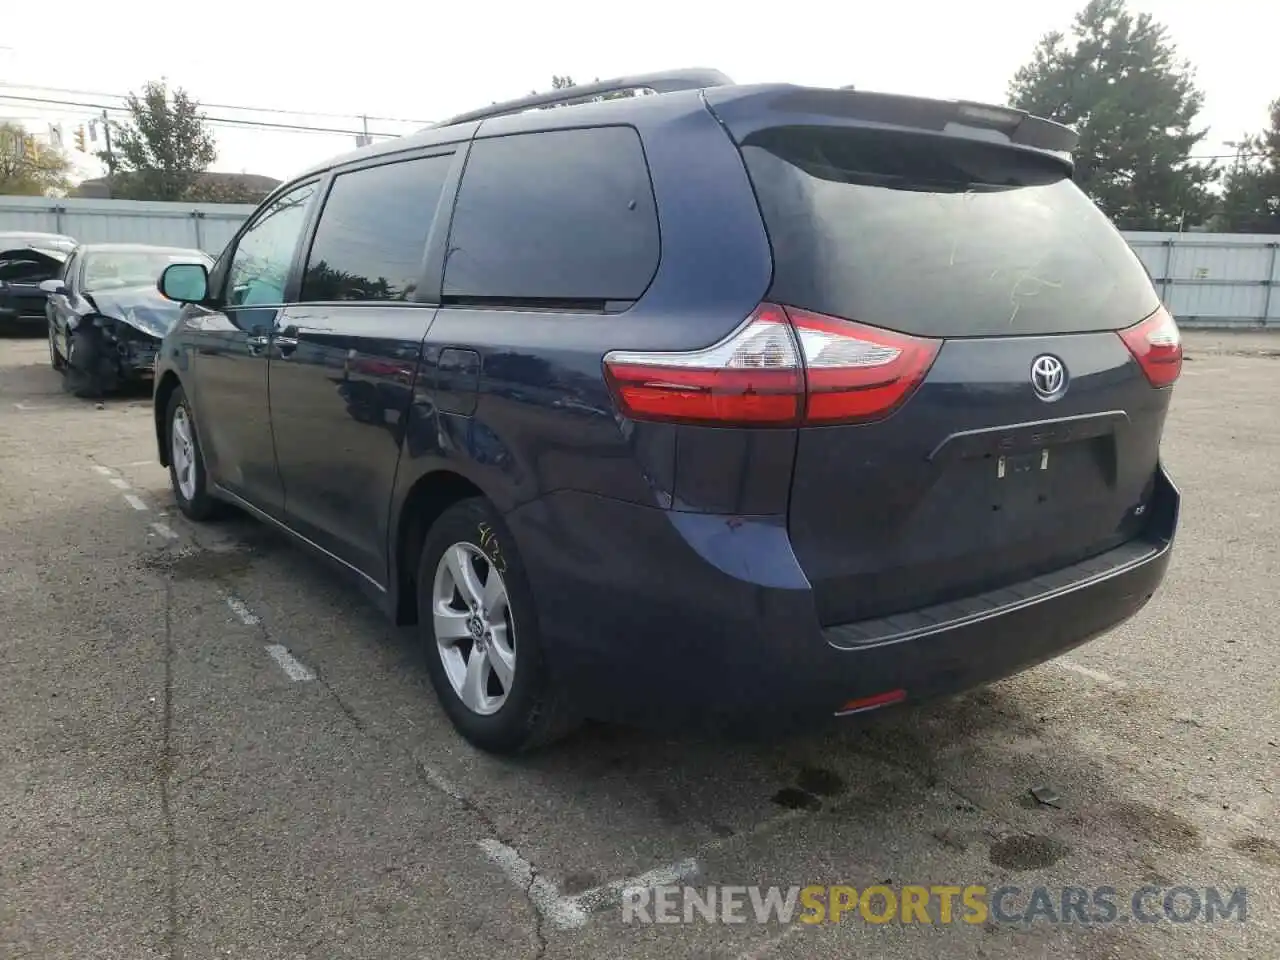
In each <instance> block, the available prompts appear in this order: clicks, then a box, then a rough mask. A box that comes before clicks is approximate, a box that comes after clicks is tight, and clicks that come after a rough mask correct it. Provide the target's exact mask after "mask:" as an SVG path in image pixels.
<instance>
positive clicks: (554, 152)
mask: <svg viewBox="0 0 1280 960" xmlns="http://www.w3.org/2000/svg"><path fill="white" fill-rule="evenodd" d="M657 268H658V214H657V205H656V202H655V201H654V197H653V187H652V186H651V184H650V181H649V168H648V165H647V164H646V162H645V158H644V150H643V148H642V147H641V145H640V135H639V134H638V133H636V131H635V130H634V129H632V128H631V127H597V128H592V129H584V130H554V131H546V132H542V133H524V134H515V135H511V136H505V137H494V138H492V139H489V140H477V141H476V142H475V143H473V144H472V146H471V154H470V156H468V158H467V169H466V172H465V173H464V174H463V177H462V185H461V187H460V188H459V191H458V200H457V203H456V204H455V206H454V214H453V226H452V229H451V231H450V235H449V259H448V262H447V266H446V268H445V275H444V294H445V296H446V297H452V298H456V299H458V300H468V299H506V300H516V301H579V302H581V301H592V302H595V301H603V300H634V299H637V298H639V297H640V295H641V294H643V293H644V291H645V289H646V288H647V287H648V286H649V281H650V280H652V279H653V274H654V272H655V271H656V270H657Z"/></svg>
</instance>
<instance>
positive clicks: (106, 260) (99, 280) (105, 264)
mask: <svg viewBox="0 0 1280 960" xmlns="http://www.w3.org/2000/svg"><path fill="white" fill-rule="evenodd" d="M210 262H211V261H210V260H209V258H208V257H207V256H205V255H204V254H202V253H198V252H196V251H192V252H191V253H189V254H183V253H177V252H173V251H155V250H120V251H116V250H113V251H110V252H101V253H90V254H89V255H88V256H87V257H85V262H84V289H85V292H86V293H93V292H94V291H97V290H114V289H117V288H119V287H149V286H152V285H154V284H155V282H156V281H157V280H159V279H160V274H161V273H163V272H164V268H165V267H167V266H168V265H169V264H171V263H203V264H204V265H205V266H206V267H208V266H209V265H210Z"/></svg>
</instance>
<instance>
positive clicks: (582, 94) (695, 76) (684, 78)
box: [432, 67, 733, 129]
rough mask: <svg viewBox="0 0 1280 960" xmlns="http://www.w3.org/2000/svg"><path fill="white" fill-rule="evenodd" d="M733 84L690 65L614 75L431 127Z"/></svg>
mask: <svg viewBox="0 0 1280 960" xmlns="http://www.w3.org/2000/svg"><path fill="white" fill-rule="evenodd" d="M732 83H733V81H732V80H730V79H729V78H728V77H727V76H725V75H724V74H723V73H721V72H720V71H719V70H709V69H705V68H701V67H693V68H690V69H687V70H664V71H662V72H661V73H638V74H636V75H634V76H630V77H618V78H616V79H614V80H597V81H596V82H595V83H584V84H582V86H578V87H565V88H564V89H562V90H552V91H551V92H550V93H534V94H530V95H529V96H527V97H521V98H520V99H518V100H505V101H503V102H502V103H495V104H493V105H492V106H489V107H481V108H480V109H479V110H471V111H468V112H467V113H460V114H458V115H457V116H456V117H450V118H449V119H448V120H442V121H440V122H439V123H437V124H434V125H433V127H432V129H434V128H435V127H451V126H453V125H454V124H457V123H470V122H471V121H473V120H487V119H489V118H490V117H505V116H507V115H508V114H512V113H522V112H524V111H525V110H532V109H533V108H534V107H549V106H551V105H552V104H557V103H560V104H567V103H576V102H577V101H579V100H590V99H591V98H593V97H599V96H603V95H604V94H607V93H620V92H621V91H623V90H652V91H653V92H654V93H673V92H675V91H676V90H701V89H703V88H704V87H726V86H729V85H731V84H732Z"/></svg>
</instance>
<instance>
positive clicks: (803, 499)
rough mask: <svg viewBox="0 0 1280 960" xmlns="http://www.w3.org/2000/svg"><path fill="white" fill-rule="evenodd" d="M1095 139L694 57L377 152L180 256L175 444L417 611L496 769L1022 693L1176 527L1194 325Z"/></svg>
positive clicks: (1139, 574)
mask: <svg viewBox="0 0 1280 960" xmlns="http://www.w3.org/2000/svg"><path fill="white" fill-rule="evenodd" d="M637 90H647V91H650V92H649V93H647V94H645V95H637V96H622V97H619V96H617V94H618V93H620V92H624V93H625V92H631V91H637ZM583 101H585V102H583ZM550 106H564V107H565V108H564V109H540V108H546V107H550ZM1074 142H1075V137H1074V134H1073V133H1072V132H1071V131H1070V130H1068V129H1066V128H1064V127H1061V126H1058V125H1057V124H1053V123H1050V122H1048V121H1045V120H1041V119H1038V118H1035V117H1031V116H1027V115H1026V114H1024V113H1021V112H1018V111H1015V110H1010V109H1006V108H998V107H990V106H984V105H980V104H971V103H963V102H943V101H934V100H924V99H918V98H911V97H899V96H889V95H884V94H877V93H867V92H861V91H856V90H828V89H812V88H803V87H796V86H788V85H762V86H739V85H734V84H732V83H730V82H729V81H728V80H727V78H725V77H723V75H721V74H718V73H716V72H715V71H706V70H688V71H678V72H675V73H667V74H661V75H651V76H643V77H631V78H624V79H622V80H617V81H610V82H604V83H598V84H593V85H591V86H590V87H579V88H572V89H570V90H562V91H556V92H555V93H553V94H547V95H541V96H534V97H528V98H525V99H523V100H519V101H512V102H510V103H505V104H497V105H495V106H493V107H490V108H485V109H483V110H479V111H476V112H475V113H472V114H467V115H464V116H461V117H458V118H455V119H454V120H451V121H446V122H444V123H442V124H438V125H436V126H434V127H431V128H429V129H427V130H425V131H423V132H421V133H419V134H416V135H414V136H410V137H406V138H403V139H400V140H396V141H393V142H389V143H381V144H377V145H374V146H371V147H366V148H364V149H361V150H359V151H357V152H355V153H353V154H349V155H347V156H345V157H342V158H339V159H337V160H335V161H333V162H331V163H327V164H325V165H323V166H321V167H318V168H316V169H314V170H311V171H309V172H307V173H306V174H304V175H302V176H300V177H297V178H296V179H294V180H292V181H291V182H289V183H287V184H285V185H284V186H282V187H280V188H279V189H278V190H277V191H276V192H275V193H274V194H273V195H272V196H270V197H269V198H268V199H267V200H266V201H265V202H264V203H263V204H262V205H261V206H260V207H259V209H258V210H257V212H255V213H254V214H253V216H251V217H250V218H249V219H248V220H247V221H246V223H245V224H244V226H243V228H242V229H241V230H240V232H239V234H238V235H237V236H236V237H235V239H234V240H233V241H232V242H231V243H230V244H229V246H228V247H227V249H226V250H225V251H224V252H223V254H222V256H221V258H220V259H219V260H218V262H217V263H216V265H215V266H214V267H213V268H212V270H209V271H206V270H205V269H204V268H203V267H202V266H199V265H186V264H179V265H174V266H171V267H169V268H168V269H167V270H166V272H165V274H164V276H163V277H162V278H161V280H160V288H161V291H162V292H163V293H165V294H166V295H167V296H169V297H170V298H172V299H175V300H179V301H182V302H183V303H184V307H183V312H182V315H181V319H180V320H179V322H178V323H177V325H176V326H175V327H174V329H173V330H172V332H171V333H170V334H169V335H168V337H167V338H166V339H165V341H164V344H163V347H162V350H161V352H160V355H159V357H158V359H157V363H156V378H155V379H156V389H155V416H156V436H157V440H158V443H159V454H160V460H161V462H162V463H163V464H165V465H167V466H168V467H169V469H170V472H171V476H172V482H173V490H174V495H175V497H176V499H177V502H178V505H179V507H180V508H181V510H182V511H183V513H185V514H186V515H187V516H188V517H191V518H193V519H196V520H204V519H207V518H210V517H211V516H212V515H213V514H214V513H215V512H216V511H217V509H218V508H219V507H221V506H224V505H226V504H234V505H236V506H238V507H240V508H242V509H244V510H246V511H248V512H249V513H251V514H253V515H255V516H257V517H259V518H261V519H263V520H266V521H269V522H271V523H273V524H276V525H277V526H279V527H281V528H283V529H285V530H287V531H288V532H289V533H291V534H292V535H293V536H295V537H296V538H297V539H299V540H300V541H302V542H303V543H305V544H307V545H309V546H310V547H312V548H314V549H315V550H317V551H319V552H320V553H322V554H324V555H325V556H327V557H329V558H330V559H332V560H333V561H335V562H336V563H337V564H338V565H339V566H340V567H342V568H344V569H345V570H347V571H349V572H350V573H351V574H353V575H354V576H355V578H356V579H357V580H358V581H359V582H360V583H361V584H363V585H364V586H365V587H366V588H367V590H368V592H369V593H370V594H372V595H373V596H374V597H375V598H376V599H377V601H378V603H379V604H380V605H381V606H382V608H383V609H384V610H385V611H386V612H387V613H388V615H390V616H392V617H394V618H395V619H396V620H397V621H398V622H401V623H417V624H418V629H419V630H420V632H421V636H422V638H423V642H424V645H425V647H426V654H427V658H426V659H427V663H428V666H429V670H430V674H431V677H432V681H433V683H434V686H435V688H436V690H437V692H438V694H439V696H440V699H441V702H442V704H443V705H444V708H445V710H446V711H447V712H448V714H449V717H450V718H451V719H452V721H453V722H454V724H455V725H456V726H457V728H458V729H459V731H460V732H461V733H462V734H463V735H464V736H465V737H467V738H468V739H469V740H471V741H472V742H473V743H475V744H477V745H479V746H481V747H483V748H485V749H489V750H494V751H514V750H520V749H524V748H527V747H530V746H532V745H535V744H538V743H544V742H547V741H548V740H550V739H552V738H553V737H555V736H556V735H558V734H560V733H563V732H564V731H566V730H567V729H569V728H570V727H571V726H572V724H573V723H574V722H575V721H576V720H578V719H580V718H584V717H594V718H601V719H608V720H615V721H622V722H626V723H634V724H642V725H651V726H656V727H659V728H666V729H679V728H688V727H692V726H695V725H696V726H698V727H700V728H702V729H711V730H713V731H722V732H729V731H736V730H764V731H769V730H783V729H788V728H793V727H795V726H796V725H797V724H798V725H804V724H814V723H817V722H819V721H821V720H822V719H823V718H831V717H835V716H848V715H852V714H859V713H863V712H866V711H870V710H873V709H876V708H879V707H883V706H886V705H889V704H894V703H899V702H903V701H918V700H922V699H925V698H929V697H933V696H937V695H940V694H945V693H949V692H954V691H959V690H963V689H966V688H969V687H971V686H974V685H976V684H981V683H984V682H987V681H991V680H994V679H997V678H1000V677H1003V676H1007V675H1009V674H1011V673H1014V672H1016V671H1018V670H1021V669H1024V668H1026V667H1028V666H1031V665H1033V664H1035V663H1038V662H1040V661H1043V660H1045V659H1048V658H1050V657H1053V656H1055V655H1057V654H1059V653H1061V652H1063V651H1065V650H1067V649H1069V648H1071V647H1073V646H1075V645H1077V644H1080V643H1083V642H1084V641H1086V640H1088V639H1090V638H1091V637H1094V636H1096V635H1098V634H1099V633H1101V632H1103V631H1106V630H1108V629H1110V628H1112V627H1114V626H1115V625H1116V624H1118V623H1120V622H1121V621H1123V620H1125V619H1126V618H1128V617H1130V616H1132V615H1133V614H1134V613H1135V612H1137V611H1138V610H1139V609H1140V608H1141V607H1142V606H1143V605H1144V604H1145V603H1146V602H1147V601H1148V600H1149V599H1150V598H1151V596H1152V594H1153V592H1154V591H1155V590H1156V588H1157V587H1158V585H1159V583H1160V581H1161V579H1162V577H1163V575H1164V572H1165V568H1166V566H1167V564H1168V562H1169V557H1170V550H1171V546H1172V542H1173V537H1174V531H1175V528H1176V525H1177V518H1178V504H1179V495H1178V492H1177V490H1176V489H1175V487H1174V486H1173V484H1172V483H1171V482H1170V480H1169V479H1168V477H1167V476H1166V475H1165V472H1164V470H1163V468H1162V466H1161V461H1160V437H1161V432H1162V430H1163V426H1164V419H1165V415H1166V412H1167V410H1168V408H1169V398H1170V388H1171V386H1172V384H1173V383H1174V381H1175V380H1177V378H1178V375H1179V372H1180V370H1181V364H1182V349H1181V345H1180V340H1179V334H1178V330H1177V327H1176V325H1175V323H1174V321H1173V319H1172V318H1171V317H1170V315H1169V314H1168V313H1167V312H1166V311H1165V310H1164V308H1163V307H1162V306H1161V304H1160V300H1159V298H1158V296H1157V294H1156V292H1155V290H1154V289H1153V287H1152V284H1151V282H1150V280H1149V278H1148V276H1147V274H1146V272H1145V271H1144V269H1143V267H1142V265H1141V263H1140V262H1139V261H1138V259H1137V258H1136V257H1135V255H1134V254H1133V253H1132V252H1131V250H1130V249H1129V247H1128V246H1127V245H1126V243H1125V241H1124V239H1123V238H1122V237H1121V235H1120V234H1119V233H1118V232H1117V231H1116V230H1115V229H1114V228H1113V227H1112V225H1111V224H1110V223H1109V222H1108V221H1107V219H1106V218H1105V217H1104V216H1103V215H1102V214H1101V213H1100V212H1099V211H1098V209H1097V208H1096V207H1095V206H1094V205H1093V204H1092V203H1091V202H1090V201H1089V200H1088V199H1087V198H1086V197H1085V195H1084V194H1083V193H1082V192H1081V191H1080V190H1079V189H1078V188H1077V187H1076V186H1075V184H1074V183H1073V182H1072V167H1071V160H1070V151H1071V149H1072V147H1073V146H1074Z"/></svg>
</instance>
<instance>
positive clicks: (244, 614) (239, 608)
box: [227, 597, 262, 627]
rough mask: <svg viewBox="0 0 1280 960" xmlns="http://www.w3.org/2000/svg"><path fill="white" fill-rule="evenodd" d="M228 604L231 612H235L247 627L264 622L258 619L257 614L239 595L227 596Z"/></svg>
mask: <svg viewBox="0 0 1280 960" xmlns="http://www.w3.org/2000/svg"><path fill="white" fill-rule="evenodd" d="M227 606H228V607H230V608H231V612H232V613H234V614H235V615H236V616H237V617H238V618H239V619H240V622H241V623H243V624H244V625H245V626H246V627H254V626H257V625H258V624H259V623H261V622H262V621H260V620H259V619H258V616H257V614H255V613H254V612H253V611H252V610H250V609H249V608H248V607H247V606H246V605H245V602H244V601H243V600H241V599H240V598H239V597H227Z"/></svg>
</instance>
